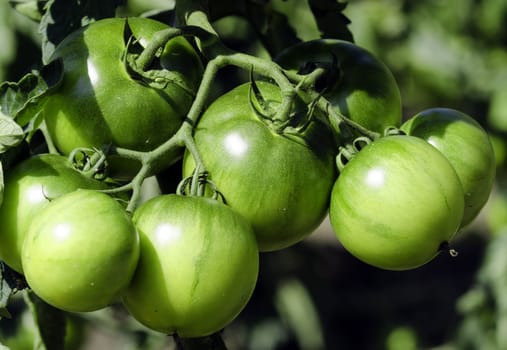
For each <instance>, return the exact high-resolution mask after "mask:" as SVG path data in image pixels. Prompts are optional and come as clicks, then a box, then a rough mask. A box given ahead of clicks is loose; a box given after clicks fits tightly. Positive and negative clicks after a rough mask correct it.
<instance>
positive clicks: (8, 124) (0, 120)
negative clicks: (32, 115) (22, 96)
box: [0, 112, 24, 153]
mask: <svg viewBox="0 0 507 350" xmlns="http://www.w3.org/2000/svg"><path fill="white" fill-rule="evenodd" d="M23 137H24V132H23V129H22V128H21V127H20V126H19V125H18V123H16V122H15V121H14V120H12V119H11V118H9V117H7V116H5V115H3V114H1V112H0V153H4V152H5V151H6V150H7V149H9V148H12V147H14V146H16V145H18V144H19V143H20V142H21V141H22V140H23Z"/></svg>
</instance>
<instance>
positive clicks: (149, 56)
mask: <svg viewBox="0 0 507 350" xmlns="http://www.w3.org/2000/svg"><path fill="white" fill-rule="evenodd" d="M183 34H184V33H183V31H182V30H181V29H179V28H168V29H164V30H162V31H159V32H157V33H156V34H155V35H154V36H153V38H152V40H151V41H150V42H149V44H148V45H147V46H146V48H145V49H144V50H143V52H141V54H140V55H139V57H138V58H137V59H136V63H137V66H138V67H139V68H141V69H142V70H147V69H148V67H149V66H150V65H151V63H152V61H153V59H154V58H155V57H156V54H157V52H158V51H159V50H160V48H162V47H164V46H165V45H166V44H167V42H168V41H169V40H171V39H172V38H174V37H177V36H181V35H183Z"/></svg>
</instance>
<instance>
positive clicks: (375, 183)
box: [366, 168, 385, 187]
mask: <svg viewBox="0 0 507 350" xmlns="http://www.w3.org/2000/svg"><path fill="white" fill-rule="evenodd" d="M384 182H385V173H384V170H383V169H379V168H373V169H371V170H370V171H368V174H366V183H367V184H368V185H369V186H371V187H380V186H383V185H384Z"/></svg>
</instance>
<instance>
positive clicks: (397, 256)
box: [329, 136, 464, 270]
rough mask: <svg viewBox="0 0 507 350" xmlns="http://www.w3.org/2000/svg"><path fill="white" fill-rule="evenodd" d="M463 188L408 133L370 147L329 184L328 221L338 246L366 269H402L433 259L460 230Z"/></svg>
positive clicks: (443, 160) (444, 161)
mask: <svg viewBox="0 0 507 350" xmlns="http://www.w3.org/2000/svg"><path fill="white" fill-rule="evenodd" d="M463 203H464V197H463V189H462V187H461V184H460V181H459V179H458V176H457V174H456V172H455V170H454V169H453V167H452V166H451V164H450V163H449V161H448V160H447V159H446V158H445V157H444V156H443V155H442V154H441V153H440V152H439V151H438V150H436V149H435V148H434V147H432V146H431V145H429V144H428V143H426V142H425V141H424V140H421V139H419V138H416V137H412V136H388V137H384V138H381V139H378V140H376V141H374V142H373V143H371V144H369V145H367V146H366V147H365V148H363V149H362V150H361V151H359V153H358V154H357V155H356V156H355V157H354V158H353V159H352V160H351V161H350V162H349V163H347V164H346V165H345V168H344V169H343V171H342V172H341V174H340V176H339V177H338V179H337V181H336V183H335V184H334V187H333V191H332V194H331V205H330V211H329V216H330V220H331V225H332V227H333V229H334V231H335V233H336V236H337V237H338V239H339V241H340V242H341V243H342V245H343V246H344V247H345V249H347V250H348V251H349V252H350V253H351V254H352V255H354V256H356V257H357V258H358V259H360V260H362V261H363V262H366V263H368V264H370V265H373V266H376V267H378V268H382V269H387V270H407V269H413V268H416V267H418V266H421V265H423V264H425V263H427V262H429V261H430V260H432V259H433V258H434V257H435V256H436V255H437V254H438V253H439V251H440V247H441V244H442V243H444V242H448V241H449V240H451V238H452V237H453V236H454V235H455V233H456V232H457V230H458V228H459V226H460V223H461V219H462V216H463Z"/></svg>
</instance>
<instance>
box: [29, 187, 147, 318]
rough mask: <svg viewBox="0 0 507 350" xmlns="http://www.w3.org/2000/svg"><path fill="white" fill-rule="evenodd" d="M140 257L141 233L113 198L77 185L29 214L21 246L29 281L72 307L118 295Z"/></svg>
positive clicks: (88, 306)
mask: <svg viewBox="0 0 507 350" xmlns="http://www.w3.org/2000/svg"><path fill="white" fill-rule="evenodd" d="M138 259H139V235H138V233H137V230H136V228H135V226H134V224H133V223H132V220H131V218H130V216H129V215H128V214H127V212H126V211H125V210H124V208H123V206H122V205H121V204H119V203H118V202H117V200H116V199H114V198H112V197H110V196H109V195H107V194H105V193H102V192H99V191H95V190H76V191H74V192H71V193H67V194H65V195H63V196H61V197H59V198H57V199H55V200H53V201H51V203H49V204H48V205H47V206H46V207H45V208H43V209H42V210H41V211H40V212H39V213H38V214H37V215H36V216H35V217H34V219H33V221H32V223H31V224H30V227H29V229H28V232H27V235H26V239H25V241H24V244H23V249H22V263H23V270H24V272H25V277H26V280H27V282H28V285H29V286H30V288H32V290H33V291H34V292H35V293H36V294H37V295H38V296H39V297H40V298H42V299H43V300H45V301H46V302H47V303H48V304H50V305H53V306H54V307H56V308H59V309H62V310H66V311H71V312H88V311H94V310H98V309H101V308H103V307H106V306H108V305H109V304H111V303H112V302H114V301H116V300H117V299H118V297H119V294H120V292H121V291H122V290H123V289H124V288H125V287H126V286H127V285H128V283H129V282H130V280H131V278H132V276H133V274H134V271H135V268H136V266H137V262H138Z"/></svg>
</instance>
